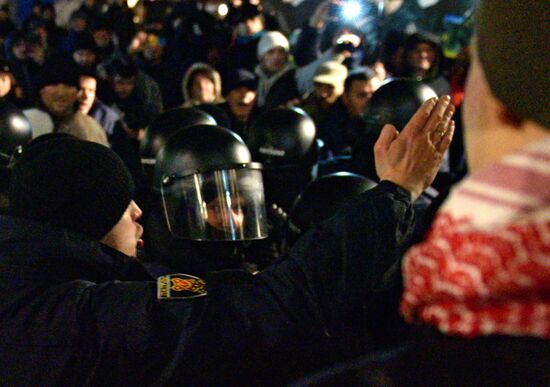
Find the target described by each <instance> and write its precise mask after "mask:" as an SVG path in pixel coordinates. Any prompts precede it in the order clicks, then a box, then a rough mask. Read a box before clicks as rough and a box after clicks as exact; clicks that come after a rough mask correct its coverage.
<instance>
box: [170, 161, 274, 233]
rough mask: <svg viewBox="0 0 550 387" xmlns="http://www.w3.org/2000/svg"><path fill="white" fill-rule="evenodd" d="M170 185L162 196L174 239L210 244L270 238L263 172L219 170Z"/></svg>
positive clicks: (192, 176)
mask: <svg viewBox="0 0 550 387" xmlns="http://www.w3.org/2000/svg"><path fill="white" fill-rule="evenodd" d="M165 181H166V180H165ZM167 181H168V183H167V184H166V183H165V184H163V185H162V186H161V194H162V200H163V205H164V210H165V216H166V221H167V225H168V228H169V230H170V232H171V233H172V234H173V235H174V236H176V237H180V238H185V239H193V240H209V241H216V240H219V241H231V240H233V241H238V240H252V239H261V238H265V237H266V236H267V226H266V218H265V207H264V192H263V182H262V175H261V171H260V170H253V169H229V170H217V171H211V172H207V173H202V174H194V175H191V176H185V177H174V178H169V179H167Z"/></svg>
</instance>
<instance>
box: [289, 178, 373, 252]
mask: <svg viewBox="0 0 550 387" xmlns="http://www.w3.org/2000/svg"><path fill="white" fill-rule="evenodd" d="M375 186H376V183H375V182H374V181H372V180H370V179H368V178H366V177H364V176H361V175H358V174H355V173H351V172H336V173H332V174H330V175H325V176H322V177H320V178H318V179H316V180H314V181H312V182H311V183H309V184H308V186H307V187H306V188H305V189H304V191H303V192H302V193H301V194H300V195H299V196H298V197H297V198H296V201H295V202H294V205H293V206H292V209H291V210H290V214H289V217H288V230H287V233H286V237H285V239H286V241H285V244H286V245H287V246H288V245H291V244H293V243H294V242H295V241H296V239H297V238H298V237H299V236H300V235H302V234H303V233H304V232H305V231H307V230H308V229H310V228H312V227H314V226H315V225H317V224H319V223H321V222H322V221H323V220H325V219H328V218H330V217H331V216H333V215H334V214H335V213H336V212H337V211H338V210H339V209H340V208H341V207H342V206H344V204H345V203H346V202H348V201H349V200H350V199H351V198H353V197H355V196H357V195H359V194H361V193H362V192H365V191H368V190H369V189H371V188H374V187H375Z"/></svg>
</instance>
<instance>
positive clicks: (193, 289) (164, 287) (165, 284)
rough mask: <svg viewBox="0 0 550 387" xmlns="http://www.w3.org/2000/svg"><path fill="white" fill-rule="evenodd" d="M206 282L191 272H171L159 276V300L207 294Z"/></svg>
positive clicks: (180, 298) (188, 297)
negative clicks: (190, 273)
mask: <svg viewBox="0 0 550 387" xmlns="http://www.w3.org/2000/svg"><path fill="white" fill-rule="evenodd" d="M206 294H207V291H206V282H204V280H203V279H202V278H198V277H194V276H192V275H189V274H179V273H178V274H170V275H164V276H162V277H158V278H157V298H158V299H159V300H182V299H183V300H185V299H190V298H197V297H202V296H206Z"/></svg>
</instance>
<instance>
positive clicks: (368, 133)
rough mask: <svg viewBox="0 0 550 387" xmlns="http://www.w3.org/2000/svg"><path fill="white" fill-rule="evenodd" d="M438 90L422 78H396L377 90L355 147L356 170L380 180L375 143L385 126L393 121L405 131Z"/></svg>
mask: <svg viewBox="0 0 550 387" xmlns="http://www.w3.org/2000/svg"><path fill="white" fill-rule="evenodd" d="M433 97H437V94H436V93H435V91H434V90H433V89H432V88H431V87H430V86H428V85H426V84H425V83H422V82H421V81H414V80H407V79H395V80H392V81H389V82H387V83H385V84H384V85H382V86H381V87H380V88H379V89H378V90H376V91H375V92H374V94H373V96H372V98H371V100H370V101H369V103H368V104H367V106H366V108H365V112H364V115H363V119H364V120H365V123H366V129H365V131H364V132H363V133H362V135H361V136H360V137H359V138H358V140H357V141H356V143H355V145H354V146H353V149H352V163H351V164H352V169H353V171H354V172H357V173H359V174H362V175H364V176H367V177H369V178H371V179H374V180H378V176H377V174H376V168H375V165H374V144H375V143H376V140H378V137H379V136H380V132H381V131H382V128H383V127H384V125H386V124H392V125H394V126H395V127H396V129H397V130H399V131H401V130H402V129H403V128H404V127H405V125H406V124H407V122H408V121H409V120H410V119H411V118H412V116H413V115H414V113H415V112H416V111H417V110H418V109H419V108H420V106H422V104H423V103H424V102H425V101H427V100H428V99H430V98H433Z"/></svg>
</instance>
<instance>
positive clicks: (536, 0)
mask: <svg viewBox="0 0 550 387" xmlns="http://www.w3.org/2000/svg"><path fill="white" fill-rule="evenodd" d="M549 21H550V2H548V0H521V1H519V0H518V1H502V0H482V1H481V3H480V5H479V8H478V10H477V14H476V24H477V25H476V34H477V42H478V56H479V60H480V62H481V66H482V67H483V70H484V73H485V78H487V82H488V83H489V86H490V87H491V91H492V93H493V95H494V96H495V97H496V98H498V99H499V100H500V101H501V102H503V103H504V104H505V105H506V107H508V108H509V109H510V110H511V111H512V112H514V113H516V114H517V115H518V116H519V118H524V119H529V120H532V121H534V122H537V123H538V124H540V125H542V126H545V127H547V128H550V50H548V42H549V41H550V36H549V35H550V28H549Z"/></svg>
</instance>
